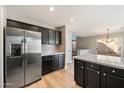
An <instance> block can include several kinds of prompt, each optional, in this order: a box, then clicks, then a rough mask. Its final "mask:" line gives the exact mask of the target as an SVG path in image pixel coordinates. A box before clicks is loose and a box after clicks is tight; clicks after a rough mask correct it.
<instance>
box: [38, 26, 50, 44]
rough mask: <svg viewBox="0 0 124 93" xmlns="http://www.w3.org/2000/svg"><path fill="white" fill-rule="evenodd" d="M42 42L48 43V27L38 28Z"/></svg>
mask: <svg viewBox="0 0 124 93" xmlns="http://www.w3.org/2000/svg"><path fill="white" fill-rule="evenodd" d="M40 31H41V38H42V44H49V29H47V28H40Z"/></svg>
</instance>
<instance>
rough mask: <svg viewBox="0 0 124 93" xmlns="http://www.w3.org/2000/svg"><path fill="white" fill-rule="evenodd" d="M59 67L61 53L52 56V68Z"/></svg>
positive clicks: (53, 69)
mask: <svg viewBox="0 0 124 93" xmlns="http://www.w3.org/2000/svg"><path fill="white" fill-rule="evenodd" d="M57 69H59V55H54V56H51V70H52V71H55V70H57Z"/></svg>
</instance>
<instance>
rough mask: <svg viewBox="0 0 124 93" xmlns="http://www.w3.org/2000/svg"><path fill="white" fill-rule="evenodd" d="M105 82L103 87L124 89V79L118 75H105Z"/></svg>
mask: <svg viewBox="0 0 124 93" xmlns="http://www.w3.org/2000/svg"><path fill="white" fill-rule="evenodd" d="M103 77H104V78H103V80H102V81H104V82H102V85H103V84H104V86H103V87H105V88H124V78H121V77H119V76H116V75H112V74H108V73H103Z"/></svg>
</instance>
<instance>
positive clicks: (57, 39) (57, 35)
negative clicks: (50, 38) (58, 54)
mask: <svg viewBox="0 0 124 93" xmlns="http://www.w3.org/2000/svg"><path fill="white" fill-rule="evenodd" d="M56 44H61V32H60V31H56Z"/></svg>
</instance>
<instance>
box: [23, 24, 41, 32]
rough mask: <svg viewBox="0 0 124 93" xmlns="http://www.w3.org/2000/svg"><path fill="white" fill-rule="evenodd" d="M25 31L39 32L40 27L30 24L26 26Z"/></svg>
mask: <svg viewBox="0 0 124 93" xmlns="http://www.w3.org/2000/svg"><path fill="white" fill-rule="evenodd" d="M25 29H26V30H32V31H37V32H40V27H38V26H35V25H31V24H26V25H25Z"/></svg>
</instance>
